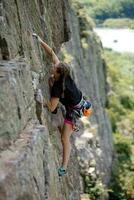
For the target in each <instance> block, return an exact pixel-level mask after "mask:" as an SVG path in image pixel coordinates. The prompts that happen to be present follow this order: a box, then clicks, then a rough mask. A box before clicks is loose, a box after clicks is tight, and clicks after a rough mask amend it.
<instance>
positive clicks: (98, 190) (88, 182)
mask: <svg viewBox="0 0 134 200" xmlns="http://www.w3.org/2000/svg"><path fill="white" fill-rule="evenodd" d="M84 183H85V188H84V189H85V193H88V194H89V197H90V198H91V199H92V200H98V199H100V197H102V196H105V193H106V190H105V188H104V185H103V184H102V182H101V180H99V179H97V180H93V179H92V177H91V176H87V175H86V176H84Z"/></svg>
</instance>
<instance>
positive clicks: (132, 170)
mask: <svg viewBox="0 0 134 200" xmlns="http://www.w3.org/2000/svg"><path fill="white" fill-rule="evenodd" d="M105 59H106V63H107V75H108V84H109V91H108V94H109V103H108V107H107V110H108V113H109V116H110V119H111V122H112V128H113V132H115V134H114V146H115V148H114V149H115V155H116V157H115V160H114V166H113V172H112V178H111V182H110V190H111V192H109V196H110V197H109V199H110V200H115V199H116V200H127V199H129V200H132V199H134V145H133V143H134V112H133V111H134V92H133V91H134V57H133V54H119V53H115V52H112V51H108V50H106V51H105ZM117 131H118V132H119V133H116V132H117Z"/></svg>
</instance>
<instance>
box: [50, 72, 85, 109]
mask: <svg viewBox="0 0 134 200" xmlns="http://www.w3.org/2000/svg"><path fill="white" fill-rule="evenodd" d="M62 94H63V81H62V80H59V81H55V82H54V85H53V86H52V90H51V97H58V98H59V99H60V102H61V103H62V104H63V105H64V106H65V107H70V106H75V105H77V104H78V103H79V102H80V100H81V98H82V92H81V91H80V90H79V89H78V88H77V86H76V84H75V82H74V81H73V79H72V78H71V77H70V76H67V77H66V79H65V89H64V97H63V98H62Z"/></svg>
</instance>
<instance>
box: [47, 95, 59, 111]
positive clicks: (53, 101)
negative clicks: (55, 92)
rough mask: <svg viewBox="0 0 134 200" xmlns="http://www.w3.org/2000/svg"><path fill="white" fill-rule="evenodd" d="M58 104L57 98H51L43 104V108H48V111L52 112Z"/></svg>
mask: <svg viewBox="0 0 134 200" xmlns="http://www.w3.org/2000/svg"><path fill="white" fill-rule="evenodd" d="M58 103H59V98H57V97H51V99H50V100H49V101H47V102H44V103H43V106H44V107H48V109H49V111H51V112H53V111H54V110H55V108H56V107H57V105H58Z"/></svg>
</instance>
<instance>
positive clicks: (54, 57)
mask: <svg viewBox="0 0 134 200" xmlns="http://www.w3.org/2000/svg"><path fill="white" fill-rule="evenodd" d="M33 36H34V37H36V38H37V39H38V41H39V42H40V43H41V46H42V47H43V48H44V50H45V52H46V53H47V54H48V55H49V56H51V58H52V62H53V63H54V64H55V65H57V64H59V63H60V60H59V58H58V57H57V55H56V54H55V53H54V51H53V49H52V48H51V47H50V46H49V45H48V44H47V43H46V42H44V41H43V40H42V39H41V38H40V37H39V36H38V35H37V34H36V33H33Z"/></svg>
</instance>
